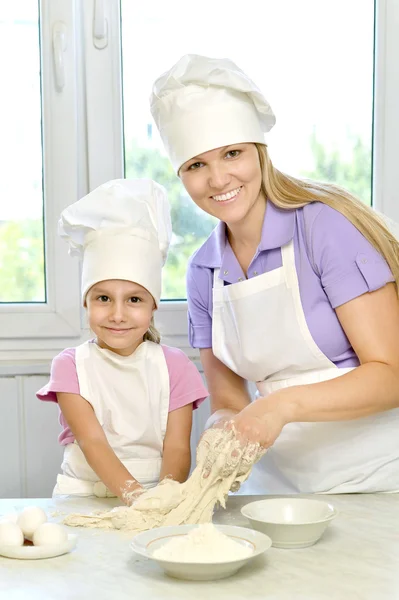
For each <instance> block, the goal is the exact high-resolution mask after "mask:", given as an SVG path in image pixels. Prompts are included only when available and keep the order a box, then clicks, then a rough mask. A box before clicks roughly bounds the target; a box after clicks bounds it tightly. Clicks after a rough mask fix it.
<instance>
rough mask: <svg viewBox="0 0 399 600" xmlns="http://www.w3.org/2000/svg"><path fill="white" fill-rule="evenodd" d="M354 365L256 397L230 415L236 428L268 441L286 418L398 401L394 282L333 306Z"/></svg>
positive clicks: (361, 413) (365, 410)
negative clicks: (348, 369) (320, 379)
mask: <svg viewBox="0 0 399 600" xmlns="http://www.w3.org/2000/svg"><path fill="white" fill-rule="evenodd" d="M336 312H337V316H338V318H339V321H340V323H341V325H342V327H343V329H344V331H345V333H346V335H347V337H348V339H349V341H350V343H351V345H352V347H353V349H354V351H355V352H356V354H357V356H358V358H359V361H360V366H359V367H357V368H355V369H354V370H353V371H351V372H349V373H347V374H345V375H342V376H341V377H337V378H336V379H332V380H329V381H324V382H321V383H313V384H309V385H302V386H293V387H290V388H285V389H283V390H280V391H278V392H275V393H274V394H271V395H270V396H268V397H267V398H260V399H259V400H257V401H256V402H254V403H253V404H252V405H251V406H249V407H248V408H246V409H244V410H243V411H242V412H241V413H240V414H239V415H237V417H236V418H235V425H236V427H237V429H238V430H240V431H241V432H242V433H244V434H245V435H246V437H248V438H250V439H255V440H257V441H260V442H261V443H262V444H263V445H264V446H266V447H268V446H271V445H272V444H273V443H274V441H275V440H276V438H277V437H278V435H279V434H280V432H281V429H282V427H284V425H285V424H286V423H290V422H312V421H313V422H314V421H345V420H350V419H358V418H361V417H367V416H368V415H372V414H374V413H378V412H382V411H386V410H389V409H393V408H396V407H398V406H399V302H398V296H397V292H396V287H395V285H394V284H393V283H389V284H387V285H386V286H384V287H383V288H381V289H379V290H377V291H375V292H371V293H366V294H363V295H362V296H359V297H357V298H355V299H354V300H351V301H350V302H347V303H346V304H343V305H341V306H339V307H338V308H337V309H336Z"/></svg>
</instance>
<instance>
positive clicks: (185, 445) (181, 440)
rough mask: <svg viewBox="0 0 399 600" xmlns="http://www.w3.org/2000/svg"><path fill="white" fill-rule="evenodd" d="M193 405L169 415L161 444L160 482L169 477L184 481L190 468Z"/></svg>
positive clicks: (187, 405)
mask: <svg viewBox="0 0 399 600" xmlns="http://www.w3.org/2000/svg"><path fill="white" fill-rule="evenodd" d="M192 417H193V405H192V404H186V406H182V407H181V408H177V409H176V410H173V411H171V412H170V413H169V416H168V424H167V427H166V434H165V439H164V442H163V457H162V467H161V475H160V481H161V480H162V479H163V478H164V477H171V478H172V479H174V480H175V481H180V482H181V483H182V482H183V481H186V479H187V477H188V474H189V472H190V466H191V449H190V437H191V425H192Z"/></svg>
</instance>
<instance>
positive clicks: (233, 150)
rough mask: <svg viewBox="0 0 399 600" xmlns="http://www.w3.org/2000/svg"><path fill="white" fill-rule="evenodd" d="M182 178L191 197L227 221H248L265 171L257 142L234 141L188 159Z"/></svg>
mask: <svg viewBox="0 0 399 600" xmlns="http://www.w3.org/2000/svg"><path fill="white" fill-rule="evenodd" d="M179 175H180V178H181V180H182V182H183V185H184V187H185V188H186V190H187V192H188V193H189V195H190V196H191V198H192V200H193V201H194V202H195V203H196V204H197V206H199V207H200V208H201V209H202V210H204V211H205V212H207V213H208V214H210V215H212V216H214V217H216V218H217V219H220V220H221V221H224V222H225V223H227V224H234V223H239V222H241V221H243V220H245V217H246V216H247V214H248V213H249V211H250V210H251V209H252V208H253V207H254V205H255V204H256V203H257V202H258V201H263V197H262V194H261V183H262V172H261V166H260V161H259V154H258V150H257V148H256V146H255V144H234V145H232V146H226V147H223V148H216V149H214V150H209V151H208V152H204V153H203V154H200V155H198V156H195V157H194V158H192V159H190V160H188V161H187V162H185V163H184V164H183V165H182V167H181V168H180V170H179Z"/></svg>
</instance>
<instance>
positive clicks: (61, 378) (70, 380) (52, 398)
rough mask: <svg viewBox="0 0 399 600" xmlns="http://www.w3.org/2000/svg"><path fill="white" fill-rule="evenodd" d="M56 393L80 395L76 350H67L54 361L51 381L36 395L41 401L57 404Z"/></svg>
mask: <svg viewBox="0 0 399 600" xmlns="http://www.w3.org/2000/svg"><path fill="white" fill-rule="evenodd" d="M56 392H66V393H69V394H79V393H80V389H79V381H78V375H77V373H76V363H75V348H67V349H66V350H63V351H62V352H61V353H60V354H58V355H57V356H56V357H55V358H54V359H53V362H52V363H51V372H50V381H49V382H48V383H47V384H46V385H45V386H44V387H42V388H41V389H40V390H39V391H38V392H37V393H36V397H37V398H38V399H39V400H44V401H49V402H57V396H56Z"/></svg>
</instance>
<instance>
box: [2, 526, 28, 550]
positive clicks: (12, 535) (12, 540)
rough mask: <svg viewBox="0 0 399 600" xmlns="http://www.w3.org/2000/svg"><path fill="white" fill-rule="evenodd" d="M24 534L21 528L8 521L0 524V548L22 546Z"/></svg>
mask: <svg viewBox="0 0 399 600" xmlns="http://www.w3.org/2000/svg"><path fill="white" fill-rule="evenodd" d="M23 543H24V534H23V533H22V531H21V528H20V527H18V525H16V524H15V523H11V522H10V521H3V522H2V523H0V546H23Z"/></svg>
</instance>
